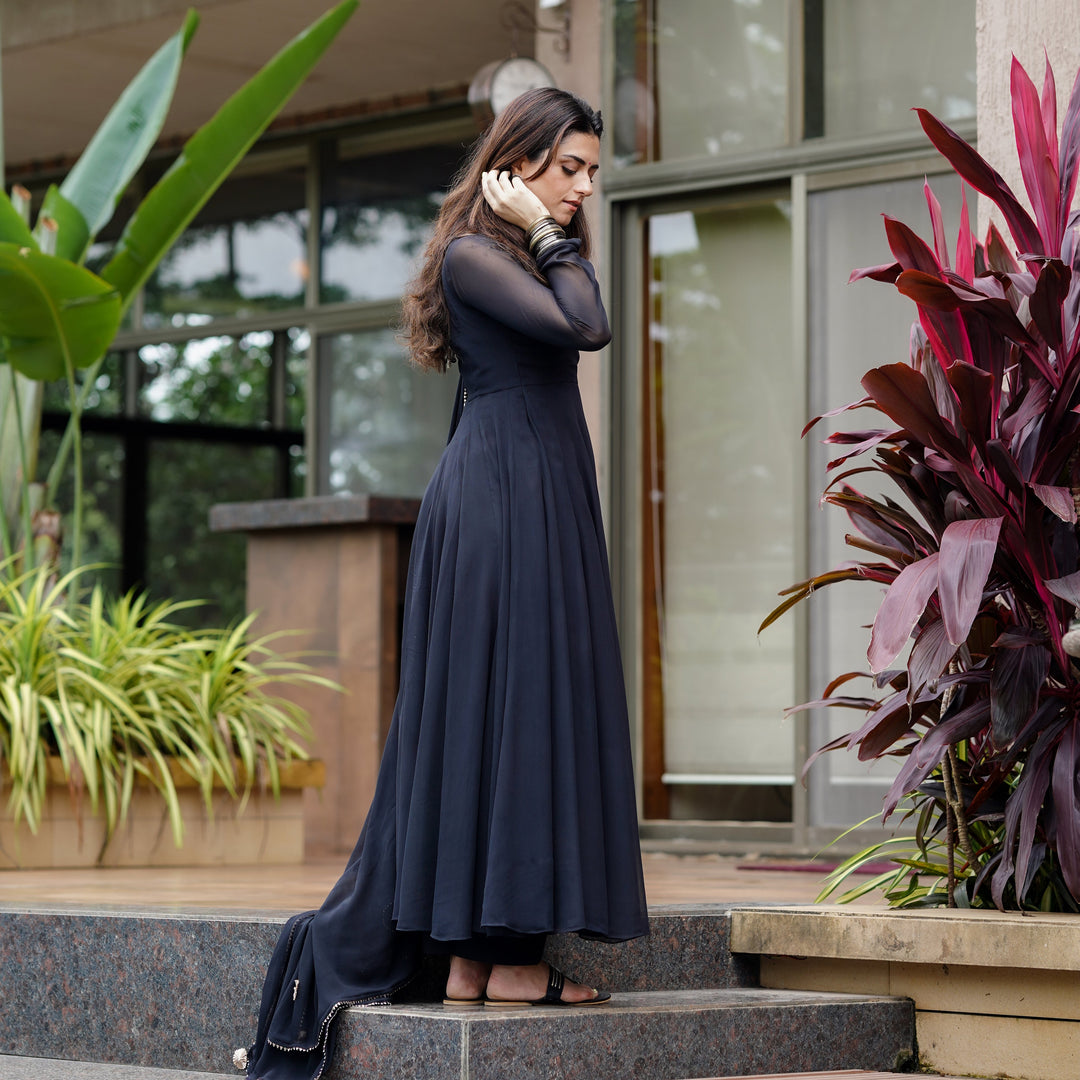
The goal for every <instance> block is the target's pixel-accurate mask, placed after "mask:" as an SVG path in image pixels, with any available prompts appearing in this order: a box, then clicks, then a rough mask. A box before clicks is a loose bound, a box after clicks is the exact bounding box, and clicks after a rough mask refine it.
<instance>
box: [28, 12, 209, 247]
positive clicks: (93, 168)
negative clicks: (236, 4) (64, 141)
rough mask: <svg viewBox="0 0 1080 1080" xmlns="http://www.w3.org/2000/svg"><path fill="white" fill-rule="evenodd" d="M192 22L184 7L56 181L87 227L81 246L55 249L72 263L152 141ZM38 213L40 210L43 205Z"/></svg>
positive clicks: (195, 23)
mask: <svg viewBox="0 0 1080 1080" xmlns="http://www.w3.org/2000/svg"><path fill="white" fill-rule="evenodd" d="M198 25H199V16H198V15H197V14H196V13H195V12H194V11H189V12H188V13H187V16H186V18H185V19H184V25H183V26H182V27H181V28H180V29H179V30H178V31H177V32H176V33H175V34H173V36H172V37H171V38H169V40H168V41H166V42H165V44H164V45H162V46H161V48H160V49H158V51H157V52H156V53H154V55H153V56H152V57H150V59H149V60H148V61H147V62H146V63H145V64H144V65H143V67H142V70H141V71H140V72H139V73H138V75H136V76H135V78H134V79H132V80H131V82H130V83H129V84H128V86H127V88H126V89H125V90H124V92H123V93H122V94H121V95H120V97H119V98H118V99H117V101H116V104H115V105H113V107H112V108H111V109H110V110H109V114H108V116H106V117H105V119H104V121H103V122H102V124H101V127H99V128H98V130H97V131H96V132H95V134H94V137H93V138H92V139H91V140H90V142H89V144H88V145H87V147H86V149H85V150H84V151H83V153H82V155H81V156H80V158H79V160H78V161H77V162H76V163H75V166H74V168H72V170H71V172H70V173H68V175H67V176H66V177H65V178H64V182H63V183H62V184H61V185H60V194H61V195H62V196H63V197H64V199H65V200H67V202H68V203H70V204H71V205H72V206H73V207H74V208H75V209H76V210H78V212H79V213H80V214H81V215H82V218H83V221H84V222H85V224H86V229H87V230H88V231H87V235H86V238H85V240H84V243H83V246H82V248H81V250H73V251H69V245H67V244H65V245H64V246H63V248H62V249H60V248H58V252H60V251H62V252H63V253H64V254H66V256H67V258H69V259H71V260H72V261H73V262H82V260H83V258H84V257H85V255H86V247H87V246H88V244H89V241H90V240H91V239H92V238H93V237H94V236H96V235H97V234H98V233H99V232H100V231H101V229H102V228H104V226H105V225H106V224H107V223H108V221H109V219H110V218H111V217H112V216H113V213H114V211H115V210H116V204H117V202H118V201H119V199H120V196H121V195H123V193H124V190H125V188H127V186H128V184H129V183H130V182H131V178H132V177H133V176H134V175H135V173H136V171H137V170H138V168H139V166H140V165H141V164H142V163H143V161H145V160H146V155H147V154H148V153H149V152H150V149H151V148H152V147H153V145H154V143H155V142H157V138H158V135H160V134H161V128H162V125H163V124H164V123H165V117H166V116H167V115H168V112H169V106H170V105H171V104H172V99H173V92H174V91H175V90H176V81H177V79H178V78H179V75H180V64H181V62H182V61H183V59H184V53H185V52H186V51H187V47H188V44H189V42H190V41H191V39H192V37H193V35H194V34H195V30H196V28H197V27H198ZM41 212H42V214H45V213H46V208H45V207H43V208H42V211H41ZM54 216H55V215H54ZM60 224H61V234H63V232H64V229H63V222H61V223H60ZM61 239H62V240H63V239H64V238H63V235H61Z"/></svg>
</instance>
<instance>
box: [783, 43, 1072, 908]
mask: <svg viewBox="0 0 1080 1080" xmlns="http://www.w3.org/2000/svg"><path fill="white" fill-rule="evenodd" d="M1056 100H1057V99H1056V88H1055V85H1054V77H1053V73H1052V71H1051V70H1050V66H1049V63H1048V64H1047V66H1046V73H1045V77H1044V81H1043V87H1042V92H1041V94H1040V92H1039V90H1037V89H1036V87H1035V86H1034V84H1033V83H1032V81H1031V79H1030V78H1029V77H1028V75H1027V73H1026V72H1025V71H1024V69H1023V68H1022V67H1021V66H1020V64H1019V63H1018V62H1016V61H1015V60H1014V61H1013V67H1012V106H1013V120H1014V126H1015V129H1016V144H1017V148H1018V151H1019V155H1020V165H1021V173H1022V175H1023V179H1024V185H1025V188H1026V190H1027V194H1028V198H1029V199H1030V202H1031V205H1032V207H1033V209H1034V216H1032V214H1030V213H1029V212H1028V211H1027V210H1026V209H1025V208H1024V207H1023V206H1022V205H1021V203H1020V201H1019V199H1018V198H1017V197H1016V195H1015V194H1014V193H1013V192H1012V191H1011V190H1010V189H1009V188H1008V186H1007V185H1006V184H1005V182H1004V181H1003V180H1002V178H1001V176H1000V175H999V174H998V173H997V172H996V171H995V170H994V169H993V168H992V167H991V166H990V165H989V164H988V163H987V162H986V161H984V160H983V159H982V158H981V157H980V156H979V155H978V154H977V153H976V152H975V151H974V150H973V149H972V148H971V147H970V146H969V145H968V144H967V143H965V142H964V141H963V140H962V139H961V138H960V137H959V136H958V135H957V134H956V133H955V132H953V131H952V130H950V129H949V128H948V127H946V126H945V125H944V124H942V123H941V122H940V121H938V120H936V119H935V118H934V117H933V116H931V115H930V114H929V113H927V112H925V111H924V110H922V109H919V110H917V111H918V114H919V118H920V120H921V122H922V126H923V129H924V130H925V132H926V134H927V135H928V136H929V138H930V141H931V142H932V143H933V144H934V146H935V147H936V148H937V149H938V150H939V151H940V152H941V153H942V154H943V155H944V156H945V158H946V159H947V160H948V161H949V162H950V164H951V165H952V166H953V168H954V169H955V170H956V172H957V173H958V174H959V175H960V177H961V178H962V180H963V181H964V182H966V184H968V185H970V186H971V187H973V188H975V189H977V190H978V191H980V192H982V193H983V194H984V195H986V196H987V197H988V198H989V199H991V200H992V201H993V202H994V203H995V204H996V205H997V207H998V209H999V210H1000V212H1001V214H1002V217H1003V218H1004V220H1005V222H1006V223H1007V225H1008V228H1009V231H1010V233H1011V235H1012V241H1013V242H1012V244H1011V245H1010V244H1008V243H1007V242H1006V241H1005V240H1004V238H1003V237H1002V236H1001V235H1000V233H999V232H998V230H997V229H996V228H995V227H991V229H990V231H989V233H988V235H987V238H986V241H985V243H983V244H979V243H976V242H975V239H974V237H973V235H972V233H971V230H970V227H969V225H968V221H967V200H966V194H965V198H964V204H963V213H962V217H961V223H960V231H959V237H958V240H957V243H956V248H955V252H950V250H949V247H948V245H947V244H946V241H945V230H944V225H943V222H942V217H941V209H940V206H939V205H938V202H937V200H936V199H935V198H934V195H933V193H932V192H931V191H930V188H929V186H927V187H926V201H927V206H928V208H929V213H930V223H931V228H932V232H933V245H932V246H930V245H928V244H926V243H924V242H923V240H921V239H920V238H919V237H918V236H917V235H916V234H915V233H914V232H913V231H912V230H911V229H910V228H908V226H906V225H904V224H903V223H902V222H899V221H896V220H894V219H893V218H890V217H886V219H885V233H886V237H887V238H888V242H889V246H890V249H891V251H892V254H893V258H894V261H893V262H891V263H888V264H886V265H882V266H875V267H869V268H867V269H864V270H857V271H855V272H854V273H853V275H852V280H857V279H860V278H865V277H869V278H872V279H874V280H877V281H882V282H886V283H888V284H892V285H894V286H895V287H896V288H897V289H898V290H899V291H900V292H901V293H902V294H903V295H905V296H907V297H909V298H911V299H912V300H914V301H915V303H916V306H917V311H918V320H917V322H916V324H915V327H914V330H913V333H912V338H911V357H910V363H896V364H889V365H886V366H883V367H877V368H874V369H873V370H871V371H869V372H867V373H866V375H865V376H864V377H863V379H862V387H863V390H864V392H865V396H864V397H862V398H860V399H859V400H858V401H856V402H854V403H853V404H852V405H850V406H847V407H846V408H848V409H856V408H865V409H869V410H872V411H874V412H876V413H879V414H881V415H882V417H883V418H884V419H885V421H887V425H888V426H887V427H884V428H873V429H871V430H865V431H858V432H838V433H836V434H834V435H832V436H830V437H829V438H828V439H827V440H826V442H828V443H831V444H833V445H838V446H840V447H842V450H841V452H840V454H839V456H838V457H837V458H836V460H835V461H833V462H831V463H830V466H829V468H830V470H832V471H833V472H834V473H835V475H834V478H833V480H832V482H831V483H830V485H829V487H828V488H827V489H826V494H825V502H826V503H829V504H831V505H833V506H836V507H839V508H840V509H842V510H843V511H845V512H846V513H847V514H848V516H849V518H850V520H851V522H852V524H853V525H854V527H855V529H856V530H857V532H856V533H853V534H852V535H849V536H848V537H847V542H848V544H849V545H850V546H851V547H852V548H854V549H855V551H856V552H857V553H858V561H855V562H852V563H848V564H845V565H844V566H842V567H839V568H837V569H835V570H833V571H830V572H828V573H826V574H821V575H818V576H816V577H814V578H811V579H810V580H808V581H805V582H802V583H800V584H799V585H795V586H793V587H792V588H790V589H788V590H786V599H785V600H784V601H783V602H782V603H781V604H780V605H779V607H777V609H776V610H775V611H774V612H773V613H772V614H771V615H770V616H769V617H768V618H767V619H766V620H765V623H764V624H763V626H762V628H763V629H764V627H765V626H767V625H768V624H769V623H770V622H772V621H773V620H774V619H776V618H777V617H779V615H781V614H782V613H783V612H784V611H786V610H787V609H788V608H790V607H791V606H792V605H793V604H795V603H798V602H799V601H800V600H802V599H803V598H805V597H806V596H809V595H810V594H811V593H812V592H813V591H815V590H816V589H817V588H819V587H822V586H826V585H830V584H833V583H834V582H836V581H842V580H859V581H870V582H873V583H874V584H875V587H877V588H881V587H884V589H885V592H884V596H883V599H882V601H881V605H880V607H879V609H878V613H877V617H876V618H875V620H874V625H873V630H872V633H871V637H870V644H869V649H868V654H867V655H868V660H869V665H870V672H869V673H865V675H866V677H868V678H869V679H870V680H871V690H870V691H869V692H868V693H867V694H865V695H858V694H849V693H847V686H848V685H849V684H850V683H851V682H852V680H853V679H855V678H857V677H858V676H859V673H849V674H845V675H841V676H839V677H838V678H837V679H835V680H834V681H833V683H832V684H831V685H830V686H829V687H828V688H827V689H826V691H825V696H824V697H823V698H822V699H821V700H820V701H816V702H812V703H810V704H809V705H806V706H801V707H802V708H813V707H842V708H848V709H855V710H857V711H862V712H864V713H865V714H866V715H865V720H864V722H863V723H862V724H861V726H859V727H858V728H857V729H856V730H854V731H852V732H850V733H849V734H847V735H845V736H843V737H841V738H839V739H836V740H834V741H833V742H831V743H829V744H828V745H827V746H826V747H823V748H822V750H831V749H835V748H838V747H841V746H845V747H850V748H854V749H856V750H857V751H858V754H859V757H860V758H861V759H862V760H871V759H874V758H879V757H883V756H892V757H896V758H898V759H899V762H900V768H899V772H898V774H897V777H896V779H895V781H894V783H893V785H892V788H891V790H890V791H889V793H888V795H887V797H886V800H885V807H884V816H885V817H886V818H888V817H889V815H890V814H892V813H893V811H894V810H896V808H897V807H898V806H900V805H906V806H907V807H909V809H910V810H911V811H912V813H913V814H914V815H915V819H916V821H917V823H918V828H917V830H916V837H915V844H916V849H917V852H918V857H917V858H915V859H914V865H910V866H908V867H907V871H906V876H904V880H905V881H906V883H907V885H912V883H913V882H914V881H915V879H917V878H918V877H919V876H920V875H921V876H922V878H923V880H924V881H925V880H926V878H927V875H931V876H932V874H933V873H935V872H937V871H934V870H932V869H928V867H930V868H932V867H938V868H942V867H943V868H944V872H943V873H942V875H941V876H943V877H944V878H945V880H946V881H947V883H948V884H947V886H946V887H945V888H941V889H934V890H927V891H926V892H925V894H923V895H921V896H920V897H919V900H920V901H922V902H953V903H955V902H958V901H957V891H958V890H957V888H956V886H957V885H959V887H960V893H961V901H962V902H964V903H968V904H994V905H996V906H998V907H1030V906H1047V905H1049V906H1052V907H1059V908H1065V909H1070V910H1076V908H1077V906H1078V904H1080V789H1078V786H1077V777H1078V774H1080V667H1078V663H1077V659H1076V656H1077V654H1078V653H1080V648H1078V647H1077V645H1080V643H1077V644H1073V640H1072V637H1071V636H1070V630H1069V627H1070V623H1071V622H1072V621H1073V619H1074V618H1075V617H1076V615H1077V610H1078V608H1080V539H1078V535H1077V507H1078V505H1080V217H1078V216H1077V215H1076V214H1075V213H1072V212H1071V210H1070V207H1071V205H1072V200H1073V195H1074V192H1075V190H1076V183H1077V167H1078V162H1080V78H1078V79H1077V82H1076V83H1075V84H1074V86H1073V90H1072V96H1071V98H1070V101H1069V106H1068V110H1067V113H1066V115H1065V118H1064V123H1063V125H1062V127H1061V132H1060V137H1059V133H1058V125H1057V112H1056ZM843 411H845V410H844V409H838V410H836V412H838V413H839V412H843ZM829 415H835V414H829ZM818 419H821V418H820V417H819V418H818ZM816 422H817V421H812V422H811V424H810V425H808V429H809V427H812V426H813V424H814V423H816ZM868 453H869V454H872V455H873V457H872V459H871V460H870V461H868V462H865V463H863V464H861V465H855V466H849V465H848V463H849V462H850V461H852V459H854V458H857V457H859V456H860V455H864V454H868ZM865 473H872V474H874V475H876V476H878V477H881V478H883V479H884V480H885V482H886V485H887V486H891V487H892V488H893V489H894V490H895V491H896V492H898V493H900V494H902V495H903V496H904V497H905V498H904V501H903V502H901V501H899V500H898V499H895V498H890V497H888V496H887V495H886V496H882V497H880V498H875V497H871V496H868V495H866V494H864V493H862V492H860V491H859V490H858V489H857V488H856V487H855V486H854V484H855V482H856V478H857V477H858V476H859V475H861V474H865ZM1076 636H1078V637H1080V635H1076ZM909 643H910V644H911V648H910V652H909V653H908V655H907V658H906V659H905V660H899V661H898V657H900V656H901V655H902V653H903V650H904V649H905V647H906V646H907V645H908V644H909ZM881 691H884V696H883V697H881V696H878V693H879V692H881ZM820 752H822V751H819V753H820ZM938 849H940V852H941V853H943V854H944V858H943V859H942V858H938V857H936V856H937V854H938ZM1037 882H1038V884H1036V883H1037ZM893 891H894V892H897V893H899V894H905V893H906V891H907V890H906V889H905V888H902V887H901V886H900V884H897V886H896V888H895V889H894V890H893Z"/></svg>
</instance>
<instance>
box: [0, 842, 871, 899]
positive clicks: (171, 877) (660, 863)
mask: <svg viewBox="0 0 1080 1080" xmlns="http://www.w3.org/2000/svg"><path fill="white" fill-rule="evenodd" d="M344 863H345V856H321V857H317V858H312V859H310V860H309V861H307V862H305V863H304V864H303V865H300V866H260V867H253V866H214V867H197V868H190V867H176V868H165V869H135V870H129V869H94V870H0V906H5V907H9V906H11V905H23V904H80V905H81V904H90V905H97V904H125V905H126V904H135V905H138V906H139V907H147V906H148V907H162V908H172V909H187V908H196V909H202V908H214V909H217V910H226V911H227V910H230V909H236V910H241V909H246V910H250V909H252V908H255V909H263V910H273V911H290V912H291V911H300V910H305V909H307V908H311V907H318V906H319V904H320V903H322V900H323V898H324V897H325V896H326V894H327V892H328V891H329V890H330V887H331V886H332V885H333V883H334V881H335V880H336V879H337V876H338V874H339V873H340V871H341V869H342V867H343V866H344ZM644 865H645V891H646V895H647V897H648V901H649V903H650V904H699V903H718V902H737V903H753V902H766V903H770V902H771V903H789V904H790V903H811V902H812V901H813V900H814V898H815V896H816V895H817V893H818V891H819V890H820V888H821V881H822V877H823V875H824V873H825V872H826V870H827V869H828V867H824V866H823V867H822V868H821V869H820V870H818V869H813V870H809V869H807V870H803V869H799V870H795V869H792V868H791V867H792V863H791V862H790V861H786V862H783V863H780V862H778V861H775V860H769V859H766V858H759V859H754V858H750V857H742V858H737V857H733V856H725V855H669V854H661V853H655V852H651V853H648V854H646V855H645V856H644ZM808 865H809V864H808ZM868 902H869V903H871V904H877V903H879V901H875V900H870V901H868Z"/></svg>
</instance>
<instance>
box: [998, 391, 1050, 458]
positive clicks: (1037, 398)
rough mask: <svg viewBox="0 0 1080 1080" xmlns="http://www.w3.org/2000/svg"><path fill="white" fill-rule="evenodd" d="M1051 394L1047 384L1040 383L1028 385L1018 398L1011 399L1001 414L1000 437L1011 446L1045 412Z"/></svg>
mask: <svg viewBox="0 0 1080 1080" xmlns="http://www.w3.org/2000/svg"><path fill="white" fill-rule="evenodd" d="M1053 393H1054V391H1053V388H1052V387H1051V386H1050V385H1049V384H1048V383H1045V382H1041V381H1040V382H1036V383H1031V384H1029V385H1028V386H1027V387H1026V388H1025V389H1024V391H1023V392H1022V393H1021V394H1020V395H1019V396H1018V397H1016V398H1013V400H1012V401H1011V402H1010V403H1009V407H1008V408H1007V409H1006V410H1005V412H1004V413H1003V414H1002V419H1001V437H1002V438H1003V439H1004V440H1005V441H1006V442H1007V443H1010V444H1011V443H1012V442H1013V441H1014V440H1015V439H1016V437H1017V436H1018V435H1019V434H1020V432H1022V431H1023V430H1024V428H1026V427H1027V426H1028V424H1030V423H1031V421H1032V420H1034V419H1035V417H1037V416H1041V415H1042V414H1043V413H1044V412H1046V408H1047V406H1048V405H1049V404H1050V399H1051V398H1052V397H1053Z"/></svg>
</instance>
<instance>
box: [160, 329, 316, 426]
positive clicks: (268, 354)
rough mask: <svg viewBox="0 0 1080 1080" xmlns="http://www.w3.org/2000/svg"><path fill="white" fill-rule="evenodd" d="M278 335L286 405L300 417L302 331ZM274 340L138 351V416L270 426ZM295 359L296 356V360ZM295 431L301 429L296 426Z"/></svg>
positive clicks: (213, 341) (226, 340) (253, 336)
mask: <svg viewBox="0 0 1080 1080" xmlns="http://www.w3.org/2000/svg"><path fill="white" fill-rule="evenodd" d="M280 333H282V336H283V340H284V342H285V344H286V350H287V356H286V358H285V362H286V370H287V373H288V376H289V377H288V378H287V383H286V392H287V400H289V401H290V402H297V399H299V402H297V403H295V404H293V405H292V415H293V416H296V415H297V413H299V415H300V417H301V418H302V416H303V404H302V399H303V392H304V380H303V371H304V363H303V357H304V354H305V350H306V340H307V336H308V335H307V333H306V331H300V330H290V331H287V332H280ZM275 340H276V335H275V333H274V332H273V331H271V330H254V331H252V332H251V333H250V334H244V335H243V337H239V338H233V337H226V336H221V337H210V338H200V339H198V340H195V341H185V342H182V343H180V344H163V345H144V346H143V347H142V348H141V349H140V350H139V359H140V361H141V364H142V379H143V383H142V386H141V387H140V391H139V402H140V410H141V411H142V412H143V413H144V414H145V415H147V416H149V417H150V418H151V419H153V420H160V421H165V422H169V421H190V422H199V423H204V424H239V425H244V426H260V427H265V426H268V425H269V424H270V422H271V419H272V416H273V412H272V405H271V390H272V369H273V366H274V362H275V360H274V354H275V352H274V351H275ZM298 354H299V355H298ZM298 426H299V425H298Z"/></svg>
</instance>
